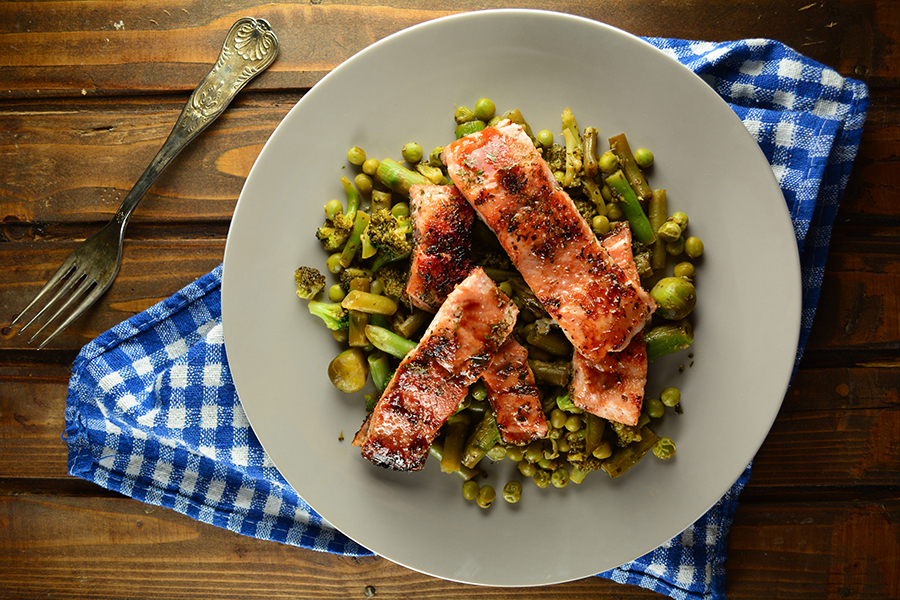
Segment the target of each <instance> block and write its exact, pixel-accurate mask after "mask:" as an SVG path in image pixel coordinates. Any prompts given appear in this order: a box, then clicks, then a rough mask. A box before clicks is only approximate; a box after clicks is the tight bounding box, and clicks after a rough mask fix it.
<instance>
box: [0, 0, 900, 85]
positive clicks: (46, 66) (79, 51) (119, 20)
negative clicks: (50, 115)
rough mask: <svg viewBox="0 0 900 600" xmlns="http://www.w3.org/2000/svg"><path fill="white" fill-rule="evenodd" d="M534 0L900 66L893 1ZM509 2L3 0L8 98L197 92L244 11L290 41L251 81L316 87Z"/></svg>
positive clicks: (690, 33)
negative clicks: (401, 43)
mask: <svg viewBox="0 0 900 600" xmlns="http://www.w3.org/2000/svg"><path fill="white" fill-rule="evenodd" d="M531 5H532V6H535V7H538V8H544V9H549V10H553V9H560V10H565V11H566V12H571V13H573V14H577V15H580V16H584V17H587V18H591V19H596V20H598V21H603V22H607V23H609V24H612V25H614V26H617V27H620V28H622V29H624V30H626V31H629V32H632V33H634V34H636V35H645V36H670V37H691V38H694V39H704V40H710V41H720V40H730V39H738V38H753V37H767V38H773V39H778V40H781V41H783V42H784V43H786V44H788V45H790V46H792V47H795V48H796V49H798V50H799V51H801V52H803V53H805V54H807V55H809V56H810V57H812V58H814V59H816V60H818V61H820V62H823V63H825V64H828V65H831V66H834V67H837V68H839V69H840V71H841V72H842V73H845V74H851V73H852V74H855V75H856V76H859V77H865V78H867V79H869V80H875V79H881V78H890V77H897V76H898V74H900V51H898V49H897V47H896V46H895V45H892V44H891V40H892V39H893V38H894V36H895V32H896V31H897V29H898V24H900V8H898V6H897V4H896V3H894V2H878V1H874V0H871V1H855V2H851V1H844V2H840V1H838V0H830V1H823V2H816V3H811V4H807V5H804V4H802V3H800V4H799V5H797V6H788V7H786V6H785V3H784V2H780V1H777V0H768V1H761V2H754V3H732V4H722V3H720V2H716V1H715V0H700V1H698V2H694V3H692V5H691V10H690V11H685V10H683V7H682V6H681V5H680V4H679V3H657V4H655V5H654V6H653V7H652V9H648V7H647V6H646V5H645V4H644V3H642V2H638V1H636V0H611V1H609V2H604V3H602V4H596V3H592V2H582V3H577V4H573V3H563V2H550V3H546V2H545V3H541V4H536V3H531ZM506 6H508V4H505V3H503V2H499V1H497V0H492V1H489V2H481V3H477V4H476V3H471V2H463V3H459V2H454V3H451V2H434V3H431V4H430V5H429V8H428V9H422V8H421V3H418V2H414V1H413V0H401V1H399V2H394V3H392V5H391V6H390V7H388V6H381V5H377V4H371V3H369V2H365V1H358V2H341V3H320V2H310V3H308V4H307V3H302V4H301V3H291V2H276V3H269V4H259V3H255V2H237V1H233V2H228V3H216V4H215V5H209V4H208V3H201V2H200V0H179V1H177V2H162V1H161V0H150V1H148V2H142V3H140V4H132V3H128V4H125V5H123V4H121V3H118V2H114V1H112V0H107V1H105V2H82V1H78V2H39V3H19V2H2V3H0V14H3V15H4V16H5V18H4V19H3V25H0V95H3V96H6V97H16V96H47V95H68V96H79V95H87V96H90V95H98V94H99V95H106V94H116V93H138V92H159V91H170V90H183V91H187V90H190V89H193V87H194V86H195V85H196V83H197V82H198V81H199V80H200V79H201V78H202V76H203V74H204V73H205V72H206V71H207V70H208V68H209V65H210V64H212V62H213V60H214V59H215V57H216V55H217V53H218V49H219V47H220V45H221V41H222V38H223V37H224V32H225V31H226V30H227V28H228V27H229V26H230V24H231V23H232V22H233V21H234V20H236V18H237V17H239V16H243V15H251V16H256V17H261V18H265V19H266V20H268V21H269V22H270V23H271V24H272V26H273V28H274V29H275V31H276V32H277V34H278V36H279V39H280V40H281V42H282V52H281V55H280V56H279V58H278V60H277V61H276V63H275V64H274V65H272V67H271V68H270V69H269V70H268V71H267V72H266V73H263V74H262V75H261V76H260V77H259V79H257V80H256V81H254V82H252V83H251V84H250V85H251V87H252V88H255V89H289V88H290V89H297V88H308V87H310V86H312V85H314V84H315V83H316V82H317V81H318V80H320V79H321V77H322V76H323V75H324V74H326V73H327V72H328V71H330V70H331V69H333V68H334V67H336V66H337V65H339V64H340V63H341V62H343V61H344V60H345V59H347V58H349V57H350V56H352V55H353V54H354V53H356V52H358V51H359V50H362V49H363V48H365V47H366V46H369V45H371V44H372V43H374V42H376V41H378V40H380V39H382V38H384V37H386V36H387V35H390V34H392V33H394V32H396V31H399V30H401V29H404V28H406V27H409V26H412V25H415V24H418V23H422V22H425V21H428V20H431V19H435V18H438V17H441V16H445V15H448V14H452V13H454V12H458V11H465V10H471V9H487V8H502V7H506ZM763 17H766V18H763ZM798 23H799V24H800V26H798ZM848 32H852V34H851V33H848Z"/></svg>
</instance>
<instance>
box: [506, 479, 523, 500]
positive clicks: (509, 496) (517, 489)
mask: <svg viewBox="0 0 900 600" xmlns="http://www.w3.org/2000/svg"><path fill="white" fill-rule="evenodd" d="M503 499H504V500H506V501H507V502H509V503H510V504H515V503H516V502H518V501H519V500H521V499H522V484H521V483H519V482H518V481H509V482H507V484H506V485H504V486H503Z"/></svg>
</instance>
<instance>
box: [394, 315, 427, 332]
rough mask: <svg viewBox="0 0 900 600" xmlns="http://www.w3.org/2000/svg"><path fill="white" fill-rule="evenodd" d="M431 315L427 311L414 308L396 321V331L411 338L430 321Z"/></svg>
mask: <svg viewBox="0 0 900 600" xmlns="http://www.w3.org/2000/svg"><path fill="white" fill-rule="evenodd" d="M429 316H430V315H429V314H428V313H426V312H425V311H422V310H419V309H414V310H413V311H412V312H411V313H409V314H408V315H407V316H406V317H404V318H403V320H402V321H400V322H399V323H396V322H395V323H394V331H396V332H397V333H398V334H399V335H401V336H403V337H405V338H410V337H412V335H413V334H414V333H415V332H416V331H418V329H419V328H420V327H421V326H422V325H424V324H425V323H426V322H427V321H428V318H429Z"/></svg>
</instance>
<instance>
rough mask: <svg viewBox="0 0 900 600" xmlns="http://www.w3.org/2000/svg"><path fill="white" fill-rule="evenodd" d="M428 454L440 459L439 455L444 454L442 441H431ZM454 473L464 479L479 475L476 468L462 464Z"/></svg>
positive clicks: (467, 479) (479, 472)
mask: <svg viewBox="0 0 900 600" xmlns="http://www.w3.org/2000/svg"><path fill="white" fill-rule="evenodd" d="M428 454H430V455H431V456H433V457H435V458H436V459H438V460H441V457H442V456H443V455H444V444H443V442H441V440H435V441H433V442H431V446H429V447H428ZM456 474H457V475H459V476H460V477H462V478H463V480H464V481H469V480H471V479H474V478H475V477H477V476H478V475H481V471H479V470H477V469H470V468H468V467H466V466H464V465H461V466H460V468H459V471H457V472H456ZM476 483H477V482H476Z"/></svg>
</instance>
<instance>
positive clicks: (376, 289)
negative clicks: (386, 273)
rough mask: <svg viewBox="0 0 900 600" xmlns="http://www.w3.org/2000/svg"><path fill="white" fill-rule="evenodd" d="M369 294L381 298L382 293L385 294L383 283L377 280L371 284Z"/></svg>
mask: <svg viewBox="0 0 900 600" xmlns="http://www.w3.org/2000/svg"><path fill="white" fill-rule="evenodd" d="M369 293H370V294H375V295H376V296H380V295H381V294H382V293H384V283H382V281H381V280H380V279H376V280H375V281H373V282H372V283H371V284H369Z"/></svg>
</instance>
